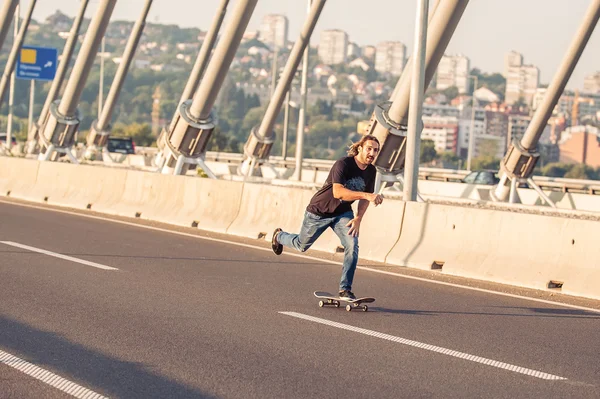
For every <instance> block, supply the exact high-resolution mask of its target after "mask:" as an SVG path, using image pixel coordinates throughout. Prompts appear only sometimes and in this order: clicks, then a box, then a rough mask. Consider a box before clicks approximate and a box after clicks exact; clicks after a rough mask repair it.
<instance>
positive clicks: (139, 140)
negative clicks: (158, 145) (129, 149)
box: [111, 123, 156, 147]
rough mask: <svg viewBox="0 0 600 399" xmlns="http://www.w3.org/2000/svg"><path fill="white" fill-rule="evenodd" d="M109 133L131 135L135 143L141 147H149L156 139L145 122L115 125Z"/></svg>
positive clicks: (123, 135)
mask: <svg viewBox="0 0 600 399" xmlns="http://www.w3.org/2000/svg"><path fill="white" fill-rule="evenodd" d="M111 134H112V135H113V136H115V137H131V138H132V139H133V141H134V143H135V144H136V145H139V146H142V147H149V146H151V145H152V144H154V142H155V140H156V137H154V135H153V134H152V128H151V127H150V125H148V124H147V123H144V124H141V123H132V124H130V125H117V126H115V128H114V129H113V131H112V133H111Z"/></svg>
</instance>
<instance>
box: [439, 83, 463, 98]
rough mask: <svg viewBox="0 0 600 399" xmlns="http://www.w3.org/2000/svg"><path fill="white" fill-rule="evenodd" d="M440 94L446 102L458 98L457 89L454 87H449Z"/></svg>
mask: <svg viewBox="0 0 600 399" xmlns="http://www.w3.org/2000/svg"><path fill="white" fill-rule="evenodd" d="M442 93H443V94H444V95H445V96H446V98H447V99H448V101H452V100H453V99H455V98H456V97H458V95H459V94H460V93H459V92H458V87H456V86H450V87H448V88H446V89H444V90H442Z"/></svg>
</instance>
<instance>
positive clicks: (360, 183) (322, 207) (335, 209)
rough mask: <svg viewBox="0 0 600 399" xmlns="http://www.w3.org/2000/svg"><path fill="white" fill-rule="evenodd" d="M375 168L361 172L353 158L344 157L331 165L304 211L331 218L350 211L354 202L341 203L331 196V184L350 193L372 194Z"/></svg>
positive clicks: (370, 167) (369, 167)
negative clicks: (323, 180) (339, 185)
mask: <svg viewBox="0 0 600 399" xmlns="http://www.w3.org/2000/svg"><path fill="white" fill-rule="evenodd" d="M375 174H376V170H375V166H373V165H369V166H367V168H366V169H365V170H362V169H361V168H359V167H358V165H357V164H356V161H355V160H354V157H344V158H342V159H339V160H338V161H336V162H335V163H334V164H333V167H332V168H331V170H330V171H329V176H327V180H325V184H324V185H323V187H321V189H320V190H319V191H317V193H316V194H315V195H314V196H313V197H312V199H311V200H310V203H309V204H308V206H307V207H306V210H307V211H308V212H310V213H313V214H315V215H319V216H324V217H333V216H338V215H341V214H342V213H345V212H348V211H351V210H352V207H351V205H352V203H353V202H354V201H342V200H340V199H337V198H334V196H333V183H339V184H342V185H343V186H344V187H345V188H347V189H348V190H352V191H360V192H367V193H372V192H373V190H374V188H375Z"/></svg>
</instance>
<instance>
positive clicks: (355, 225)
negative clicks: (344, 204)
mask: <svg viewBox="0 0 600 399" xmlns="http://www.w3.org/2000/svg"><path fill="white" fill-rule="evenodd" d="M360 221H361V218H360V217H358V216H357V217H355V218H354V219H352V220H351V221H349V222H348V224H346V227H348V226H350V230H348V235H349V236H352V237H358V231H359V230H360Z"/></svg>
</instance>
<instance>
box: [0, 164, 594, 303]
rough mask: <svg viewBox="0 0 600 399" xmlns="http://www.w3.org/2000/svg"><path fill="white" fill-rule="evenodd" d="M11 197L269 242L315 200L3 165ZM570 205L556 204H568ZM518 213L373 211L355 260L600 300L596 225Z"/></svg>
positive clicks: (84, 169) (421, 206) (214, 184)
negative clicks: (358, 256)
mask: <svg viewBox="0 0 600 399" xmlns="http://www.w3.org/2000/svg"><path fill="white" fill-rule="evenodd" d="M9 191H10V196H11V197H16V198H22V199H29V200H33V201H36V202H47V203H50V204H55V205H61V206H72V207H77V208H88V207H91V209H92V210H97V211H100V212H105V213H109V214H116V215H122V216H128V217H140V218H144V219H149V220H156V221H161V222H166V223H171V224H177V225H182V226H197V227H199V228H201V229H205V230H210V231H219V232H227V233H230V234H235V235H238V236H244V237H251V238H263V237H264V239H266V240H270V238H271V233H272V231H273V230H274V229H275V228H276V227H282V228H283V229H284V230H286V231H290V232H298V231H299V230H300V226H301V223H302V220H303V217H304V210H305V208H306V205H307V204H308V202H309V200H310V198H311V197H312V195H313V193H314V191H312V190H303V189H298V188H287V187H279V186H269V185H261V184H253V183H241V182H232V181H222V180H216V181H215V180H209V179H202V178H196V177H185V176H169V175H160V174H156V173H148V172H140V171H132V170H124V169H115V168H104V167H91V166H85V165H70V164H64V163H39V162H37V161H30V160H24V159H13V158H0V195H3V196H5V195H7V193H8V192H9ZM560 194H561V193H553V195H554V196H557V195H560ZM568 195H570V196H571V197H569V198H571V199H574V198H576V197H574V194H568ZM566 196H567V194H564V195H563V198H562V199H561V200H563V201H566V200H565V197H566ZM525 197H527V194H526V195H525ZM527 198H529V197H527ZM473 206H480V205H478V204H476V205H473ZM514 208H515V207H513V208H511V209H510V210H505V211H504V210H497V209H496V210H492V209H478V208H474V207H471V206H467V205H463V206H453V205H445V204H433V203H417V202H409V203H404V202H401V201H393V200H389V199H388V200H386V201H384V203H383V205H382V206H380V207H370V209H369V210H368V211H367V214H366V215H365V218H364V220H363V224H362V226H361V239H360V256H361V258H363V259H371V260H376V261H385V262H387V263H388V264H392V265H400V266H409V267H415V268H419V269H424V270H432V269H433V270H437V271H438V272H440V273H444V274H449V275H457V276H463V277H470V278H476V279H481V280H487V281H493V282H498V283H506V284H511V285H516V286H522V287H530V288H537V289H545V290H556V291H560V292H563V293H567V294H571V295H577V296H584V297H588V298H594V299H600V266H598V264H597V262H596V260H597V259H599V258H600V246H599V245H597V237H599V236H600V223H598V221H597V218H595V216H594V215H592V214H583V213H581V212H579V213H577V215H578V216H580V218H579V219H575V218H573V217H572V216H573V213H574V211H566V210H565V211H560V212H559V215H561V216H556V215H553V216H550V215H543V214H532V213H523V212H514ZM517 208H518V207H517ZM511 210H513V211H511ZM585 218H588V219H589V220H586V219H585ZM338 246H339V240H338V238H337V237H336V236H335V234H334V233H333V232H332V231H331V230H328V231H327V232H326V233H325V234H324V235H323V236H322V237H321V239H320V240H318V241H317V243H316V244H315V245H314V247H313V249H314V250H324V251H327V252H333V251H335V249H336V248H337V247H338Z"/></svg>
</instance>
